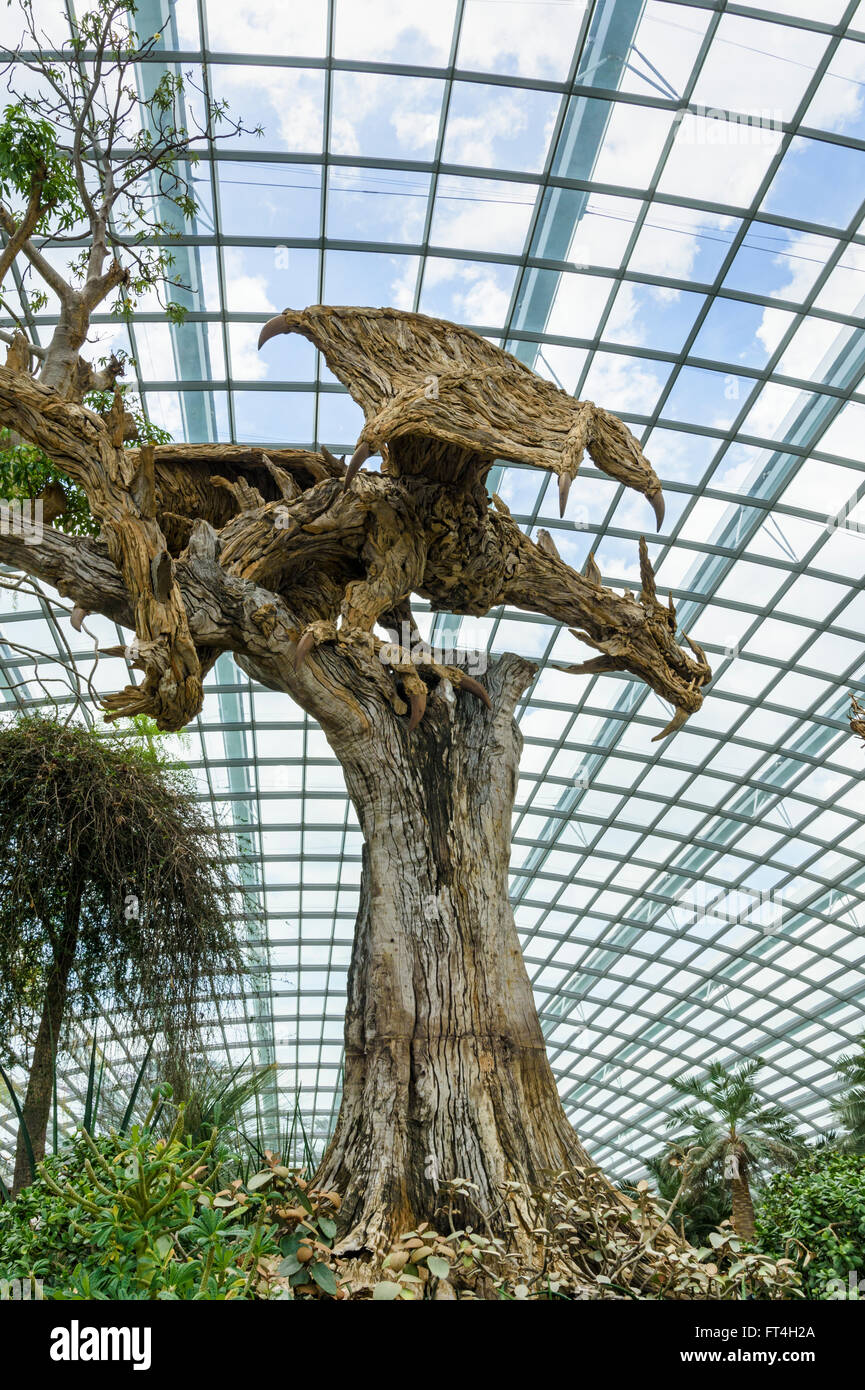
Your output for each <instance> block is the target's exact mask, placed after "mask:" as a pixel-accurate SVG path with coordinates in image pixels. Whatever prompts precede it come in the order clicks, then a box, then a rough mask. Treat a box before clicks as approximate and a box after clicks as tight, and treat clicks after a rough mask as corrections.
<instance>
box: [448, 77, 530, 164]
mask: <svg viewBox="0 0 865 1390" xmlns="http://www.w3.org/2000/svg"><path fill="white" fill-rule="evenodd" d="M527 126H528V112H527V111H526V106H525V100H524V98H521V95H520V94H519V93H517V92H514V93H508V95H507V96H504V95H503V96H500V97H499V98H498V99H497V100H496V101H495V103H492V102H491V103H490V105H489V107H488V108H487V109H486V110H484V111H482V112H479V113H478V114H477V115H475V116H452V117H451V118H450V120H449V121H448V133H447V142H446V145H445V159H446V160H447V161H448V162H453V163H456V164H471V165H475V166H479V167H482V166H484V165H493V164H495V163H496V162H497V161H496V142H497V141H498V140H512V139H513V138H514V137H515V136H516V135H519V134H520V132H521V131H524V130H525V129H526V127H527Z"/></svg>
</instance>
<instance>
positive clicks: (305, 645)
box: [294, 632, 315, 671]
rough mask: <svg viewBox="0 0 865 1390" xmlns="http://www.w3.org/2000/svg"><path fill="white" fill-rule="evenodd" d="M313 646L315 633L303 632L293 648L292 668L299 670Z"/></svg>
mask: <svg viewBox="0 0 865 1390" xmlns="http://www.w3.org/2000/svg"><path fill="white" fill-rule="evenodd" d="M314 646H315V634H314V633H312V632H305V633H304V634H303V636H302V637H301V639H300V641H299V642H298V644H297V646H296V647H295V649H294V669H295V670H296V671H299V670H300V668H301V666H302V665H303V663H304V662H305V661H306V658H307V657H308V656H309V654H310V652H311V651H312V649H313V647H314Z"/></svg>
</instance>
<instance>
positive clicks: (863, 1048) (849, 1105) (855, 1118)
mask: <svg viewBox="0 0 865 1390" xmlns="http://www.w3.org/2000/svg"><path fill="white" fill-rule="evenodd" d="M835 1070H836V1071H837V1072H838V1075H839V1076H841V1077H842V1078H843V1079H844V1081H845V1082H846V1085H845V1087H844V1090H843V1091H842V1092H841V1094H840V1096H839V1097H838V1099H837V1100H836V1101H835V1103H834V1104H833V1106H832V1112H833V1114H834V1115H835V1117H836V1118H837V1120H838V1122H839V1124H840V1125H841V1126H842V1128H843V1129H844V1130H845V1131H846V1133H845V1134H844V1135H843V1137H842V1139H841V1141H840V1143H841V1147H842V1148H843V1149H845V1150H846V1151H847V1152H848V1153H854V1154H865V1033H863V1034H862V1037H861V1038H860V1039H859V1051H858V1053H852V1054H850V1055H849V1056H845V1057H839V1059H838V1061H837V1063H836V1065H835Z"/></svg>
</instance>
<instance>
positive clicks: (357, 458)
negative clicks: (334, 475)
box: [343, 440, 372, 489]
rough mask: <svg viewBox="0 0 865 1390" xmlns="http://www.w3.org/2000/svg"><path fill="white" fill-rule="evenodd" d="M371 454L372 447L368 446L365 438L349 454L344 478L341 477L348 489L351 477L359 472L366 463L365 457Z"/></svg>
mask: <svg viewBox="0 0 865 1390" xmlns="http://www.w3.org/2000/svg"><path fill="white" fill-rule="evenodd" d="M371 454H372V449H371V448H370V447H369V445H368V444H367V443H366V441H365V440H364V441H363V443H361V444H358V446H357V448H356V449H355V451H354V453H353V454H352V456H351V459H350V461H349V465H348V468H347V469H346V471H345V478H344V479H343V487H344V488H346V489H348V488H349V487H350V485H351V482H352V479H353V478H355V477H356V476H357V474H358V473H359V472H360V470H361V468H362V467H363V465H364V464H365V463H366V461H367V459H368V458H369V457H370V455H371Z"/></svg>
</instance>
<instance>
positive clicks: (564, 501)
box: [559, 473, 573, 516]
mask: <svg viewBox="0 0 865 1390" xmlns="http://www.w3.org/2000/svg"><path fill="white" fill-rule="evenodd" d="M572 482H573V479H572V478H571V477H570V475H569V474H568V473H560V474H559V516H564V514H565V508H566V507H567V505H568V494H569V493H570V491H571V483H572Z"/></svg>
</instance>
